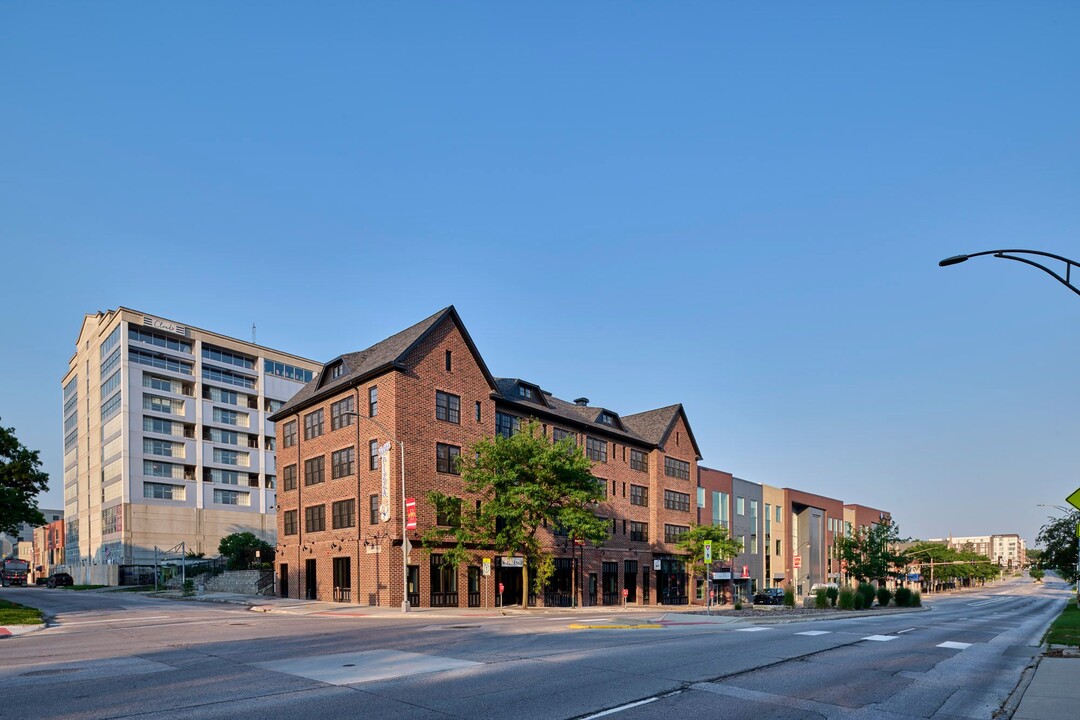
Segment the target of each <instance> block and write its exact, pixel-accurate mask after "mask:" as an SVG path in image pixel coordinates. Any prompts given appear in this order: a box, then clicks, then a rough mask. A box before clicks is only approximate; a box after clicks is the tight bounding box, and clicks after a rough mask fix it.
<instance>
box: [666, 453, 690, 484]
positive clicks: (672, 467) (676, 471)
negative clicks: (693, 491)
mask: <svg viewBox="0 0 1080 720" xmlns="http://www.w3.org/2000/svg"><path fill="white" fill-rule="evenodd" d="M664 474H665V475H667V476H668V477H673V478H679V479H680V480H689V479H690V463H688V462H683V461H682V460H676V459H675V458H670V457H666V458H664Z"/></svg>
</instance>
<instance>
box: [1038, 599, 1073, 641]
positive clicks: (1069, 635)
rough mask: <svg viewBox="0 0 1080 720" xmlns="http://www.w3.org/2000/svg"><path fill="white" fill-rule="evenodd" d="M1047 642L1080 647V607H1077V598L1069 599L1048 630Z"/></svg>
mask: <svg viewBox="0 0 1080 720" xmlns="http://www.w3.org/2000/svg"><path fill="white" fill-rule="evenodd" d="M1046 642H1047V643H1049V644H1051V645H1072V646H1074V647H1080V608H1078V607H1076V599H1075V598H1074V599H1072V600H1070V601H1069V604H1068V605H1066V606H1065V609H1064V610H1062V611H1061V614H1060V615H1058V618H1057V620H1055V621H1054V623H1053V624H1052V625H1051V626H1050V629H1049V630H1047V631H1046Z"/></svg>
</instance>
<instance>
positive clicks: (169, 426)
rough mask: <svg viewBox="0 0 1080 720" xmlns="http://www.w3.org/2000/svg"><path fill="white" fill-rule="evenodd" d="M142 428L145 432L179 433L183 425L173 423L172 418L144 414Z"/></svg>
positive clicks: (159, 433) (160, 433)
mask: <svg viewBox="0 0 1080 720" xmlns="http://www.w3.org/2000/svg"><path fill="white" fill-rule="evenodd" d="M142 429H143V430H144V431H145V432H152V433H157V434H158V435H180V434H182V432H181V431H182V430H183V426H182V425H181V424H180V423H173V421H172V420H162V419H161V418H156V417H151V416H149V415H144V416H143V422H142Z"/></svg>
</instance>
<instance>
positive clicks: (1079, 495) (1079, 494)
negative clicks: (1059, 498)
mask: <svg viewBox="0 0 1080 720" xmlns="http://www.w3.org/2000/svg"><path fill="white" fill-rule="evenodd" d="M1065 502H1067V503H1069V504H1070V505H1072V506H1073V507H1074V508H1076V509H1077V510H1080V488H1076V492H1074V493H1073V494H1072V495H1070V496H1069V497H1067V498H1065Z"/></svg>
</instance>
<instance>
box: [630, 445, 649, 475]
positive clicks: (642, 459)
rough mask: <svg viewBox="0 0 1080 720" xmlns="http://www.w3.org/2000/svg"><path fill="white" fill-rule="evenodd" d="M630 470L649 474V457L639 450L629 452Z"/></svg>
mask: <svg viewBox="0 0 1080 720" xmlns="http://www.w3.org/2000/svg"><path fill="white" fill-rule="evenodd" d="M630 469H631V470H640V471H641V472H649V456H648V455H647V454H645V453H643V452H641V451H640V450H634V449H631V450H630Z"/></svg>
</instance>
